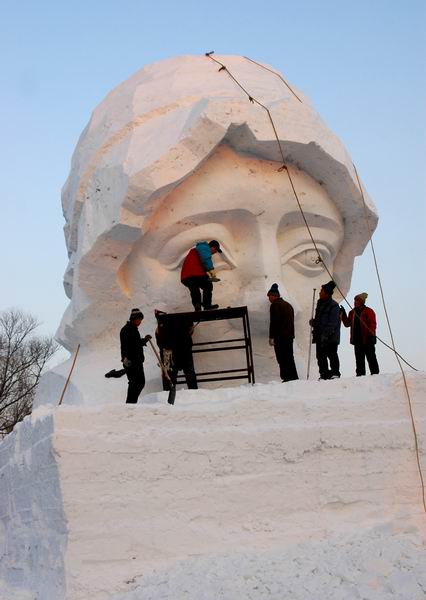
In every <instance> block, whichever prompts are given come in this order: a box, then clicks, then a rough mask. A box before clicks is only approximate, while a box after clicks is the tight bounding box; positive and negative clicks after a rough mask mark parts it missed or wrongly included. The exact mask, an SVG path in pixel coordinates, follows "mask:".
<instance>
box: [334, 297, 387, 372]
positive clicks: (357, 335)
mask: <svg viewBox="0 0 426 600" xmlns="http://www.w3.org/2000/svg"><path fill="white" fill-rule="evenodd" d="M367 297H368V294H367V293H366V292H362V294H357V295H356V296H355V298H354V308H353V309H352V310H351V311H350V312H349V314H348V315H347V314H346V310H345V309H344V307H343V306H341V307H340V316H341V319H342V323H343V325H344V326H345V327H350V328H351V337H350V341H351V344H352V345H353V347H354V351H355V363H356V371H355V372H356V376H357V377H360V376H362V375H365V359H367V362H368V368H369V369H370V373H371V375H377V374H378V373H379V364H378V362H377V357H376V346H375V344H376V327H377V322H376V313H375V312H374V310H373V309H372V308H370V307H368V306H365V301H366V299H367Z"/></svg>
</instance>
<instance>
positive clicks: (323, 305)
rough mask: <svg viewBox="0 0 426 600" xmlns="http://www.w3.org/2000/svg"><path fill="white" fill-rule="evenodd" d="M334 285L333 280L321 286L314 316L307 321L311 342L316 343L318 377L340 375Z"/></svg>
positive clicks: (338, 328) (325, 377) (326, 377)
mask: <svg viewBox="0 0 426 600" xmlns="http://www.w3.org/2000/svg"><path fill="white" fill-rule="evenodd" d="M335 287H336V284H335V283H334V281H329V282H328V283H325V284H324V285H323V286H321V289H320V292H319V300H318V302H317V306H316V310H315V317H314V319H311V320H310V322H309V323H310V325H311V327H313V332H312V343H313V344H315V345H316V356H317V362H318V369H319V374H320V379H336V378H338V377H340V361H339V357H338V355H337V348H338V346H339V343H340V307H339V305H338V304H337V302H335V301H334V300H333V298H332V295H333V291H334V288H335ZM329 364H330V366H329Z"/></svg>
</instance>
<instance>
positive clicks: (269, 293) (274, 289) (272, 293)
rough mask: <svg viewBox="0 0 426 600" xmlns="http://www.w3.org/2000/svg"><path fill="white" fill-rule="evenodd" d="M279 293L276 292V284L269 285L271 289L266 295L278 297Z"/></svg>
mask: <svg viewBox="0 0 426 600" xmlns="http://www.w3.org/2000/svg"><path fill="white" fill-rule="evenodd" d="M279 295H280V292H279V290H278V283H273V284H272V285H271V289H270V290H269V292H268V293H267V296H279Z"/></svg>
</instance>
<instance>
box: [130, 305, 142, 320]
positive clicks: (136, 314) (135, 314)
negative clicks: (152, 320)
mask: <svg viewBox="0 0 426 600" xmlns="http://www.w3.org/2000/svg"><path fill="white" fill-rule="evenodd" d="M138 319H143V313H142V312H141V310H140V308H132V312H131V313H130V317H129V321H137V320H138Z"/></svg>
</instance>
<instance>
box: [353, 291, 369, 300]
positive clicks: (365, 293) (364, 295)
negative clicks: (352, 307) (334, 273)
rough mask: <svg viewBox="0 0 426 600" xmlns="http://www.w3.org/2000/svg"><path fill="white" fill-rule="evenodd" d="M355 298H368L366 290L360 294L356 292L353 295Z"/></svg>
mask: <svg viewBox="0 0 426 600" xmlns="http://www.w3.org/2000/svg"><path fill="white" fill-rule="evenodd" d="M355 298H359V299H360V300H362V301H363V302H365V301H366V300H367V298H368V294H367V292H362V294H357V295H356V296H355Z"/></svg>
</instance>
